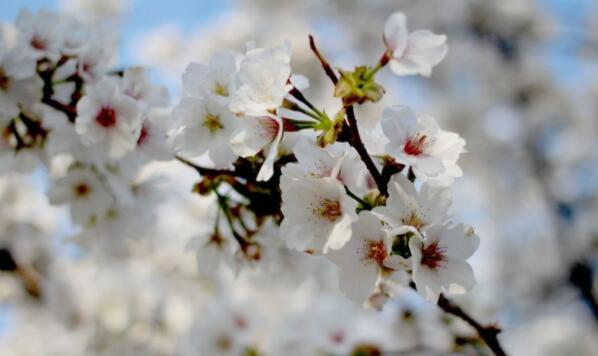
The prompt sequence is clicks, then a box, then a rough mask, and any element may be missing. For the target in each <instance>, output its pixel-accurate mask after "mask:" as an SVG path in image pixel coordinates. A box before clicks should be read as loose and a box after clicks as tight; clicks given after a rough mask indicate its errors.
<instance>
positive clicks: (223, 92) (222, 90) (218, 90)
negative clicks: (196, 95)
mask: <svg viewBox="0 0 598 356" xmlns="http://www.w3.org/2000/svg"><path fill="white" fill-rule="evenodd" d="M214 94H216V95H220V96H228V89H226V87H225V86H224V85H222V84H220V83H216V85H215V86H214Z"/></svg>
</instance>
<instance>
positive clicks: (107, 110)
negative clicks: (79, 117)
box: [96, 106, 116, 129]
mask: <svg viewBox="0 0 598 356" xmlns="http://www.w3.org/2000/svg"><path fill="white" fill-rule="evenodd" d="M96 122H97V123H98V124H100V126H103V127H105V128H107V129H108V128H111V127H113V126H114V125H116V111H114V109H113V108H111V107H107V106H103V107H102V109H101V110H100V112H99V113H98V116H96Z"/></svg>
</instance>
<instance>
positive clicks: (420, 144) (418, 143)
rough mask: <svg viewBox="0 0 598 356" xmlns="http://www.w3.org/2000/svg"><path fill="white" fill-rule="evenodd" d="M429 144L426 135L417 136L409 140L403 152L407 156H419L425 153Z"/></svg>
mask: <svg viewBox="0 0 598 356" xmlns="http://www.w3.org/2000/svg"><path fill="white" fill-rule="evenodd" d="M427 142H428V137H427V136H426V135H422V134H419V133H418V134H417V135H415V136H414V137H412V138H410V139H409V140H407V142H406V143H405V146H403V150H404V151H405V153H406V154H408V155H411V156H419V155H420V154H422V153H423V152H424V148H425V145H426V143H427Z"/></svg>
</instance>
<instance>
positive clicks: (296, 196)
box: [280, 178, 356, 252]
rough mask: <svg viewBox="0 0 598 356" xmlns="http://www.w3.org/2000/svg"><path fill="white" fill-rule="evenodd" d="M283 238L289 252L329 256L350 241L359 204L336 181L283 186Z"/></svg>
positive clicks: (314, 180) (323, 180) (328, 180)
mask: <svg viewBox="0 0 598 356" xmlns="http://www.w3.org/2000/svg"><path fill="white" fill-rule="evenodd" d="M281 190H282V207H281V209H282V213H283V214H284V216H285V219H284V220H283V222H282V224H281V226H280V230H281V231H280V235H281V237H282V239H283V240H284V241H285V242H286V244H287V246H288V247H289V248H293V249H296V250H300V251H305V250H308V251H312V252H321V251H323V252H327V251H328V250H329V249H339V248H341V247H342V246H343V245H344V244H345V243H346V242H347V240H348V239H349V238H350V236H351V235H350V232H351V221H352V220H353V219H354V218H355V216H356V214H355V207H356V203H355V201H353V200H352V199H351V198H349V197H348V196H347V195H346V194H345V191H344V188H343V186H342V184H341V183H340V182H338V181H337V180H336V179H334V178H320V179H300V180H298V181H292V182H287V183H286V184H285V183H283V184H282V185H281Z"/></svg>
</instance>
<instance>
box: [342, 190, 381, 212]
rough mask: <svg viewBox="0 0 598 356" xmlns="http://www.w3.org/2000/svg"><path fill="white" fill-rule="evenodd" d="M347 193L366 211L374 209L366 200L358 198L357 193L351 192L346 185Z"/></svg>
mask: <svg viewBox="0 0 598 356" xmlns="http://www.w3.org/2000/svg"><path fill="white" fill-rule="evenodd" d="M345 192H347V195H348V196H350V197H351V198H353V200H355V201H356V202H358V203H359V204H361V205H363V206H364V208H365V209H366V210H372V209H373V208H374V207H373V206H371V205H370V204H369V203H368V202H366V201H365V200H363V199H361V198H360V197H358V196H357V195H355V193H353V192H352V191H351V190H349V187H347V186H346V185H345Z"/></svg>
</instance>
